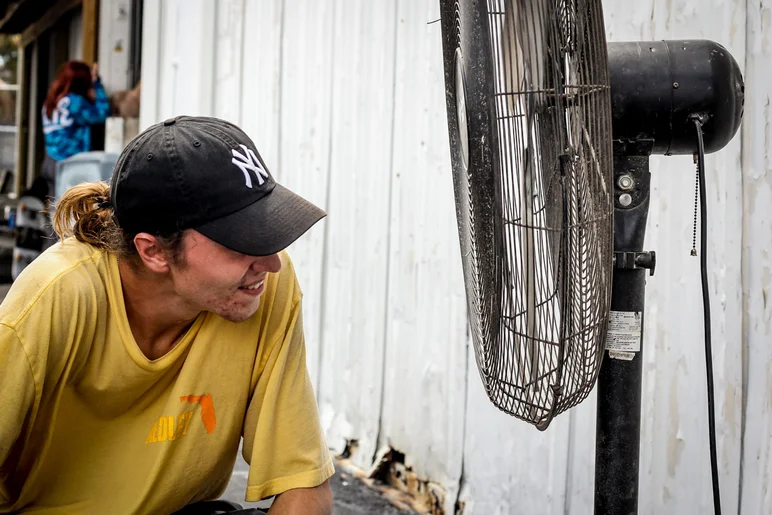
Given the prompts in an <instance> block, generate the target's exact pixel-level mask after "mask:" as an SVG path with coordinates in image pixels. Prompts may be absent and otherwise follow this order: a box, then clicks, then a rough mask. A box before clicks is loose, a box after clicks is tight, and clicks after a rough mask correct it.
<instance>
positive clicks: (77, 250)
mask: <svg viewBox="0 0 772 515" xmlns="http://www.w3.org/2000/svg"><path fill="white" fill-rule="evenodd" d="M106 259H107V255H106V254H105V253H104V252H102V251H100V250H98V249H96V248H94V247H92V246H90V245H87V244H85V243H81V242H78V241H76V240H74V239H72V238H70V239H68V240H65V241H64V242H59V243H57V244H55V245H53V246H52V247H50V248H48V249H47V250H46V251H45V252H43V253H42V254H41V255H40V256H38V257H37V258H36V259H35V260H34V261H32V263H30V264H29V265H28V266H27V267H26V268H25V269H24V270H23V271H22V273H21V274H19V277H18V278H17V279H16V280H15V281H14V282H13V284H12V285H11V288H10V289H9V291H8V294H7V295H6V297H5V299H4V300H3V302H2V305H0V322H3V323H6V324H8V323H13V322H14V321H18V319H19V318H20V317H22V316H23V315H24V314H25V313H27V312H28V311H29V310H30V308H31V307H32V306H33V305H36V304H46V303H53V302H63V303H69V304H71V305H72V307H73V308H75V303H76V302H80V301H81V300H82V299H92V298H95V297H99V296H100V294H101V293H103V292H104V291H105V286H104V269H105V267H106V263H105V261H106ZM95 294H96V295H95ZM97 300H98V299H97Z"/></svg>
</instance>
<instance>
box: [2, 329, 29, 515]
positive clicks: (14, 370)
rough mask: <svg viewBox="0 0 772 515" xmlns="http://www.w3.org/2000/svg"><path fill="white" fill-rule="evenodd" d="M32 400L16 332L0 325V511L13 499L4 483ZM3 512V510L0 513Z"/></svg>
mask: <svg viewBox="0 0 772 515" xmlns="http://www.w3.org/2000/svg"><path fill="white" fill-rule="evenodd" d="M34 401H35V380H34V377H33V374H32V369H31V368H30V361H29V358H28V357H27V354H26V353H25V351H24V348H23V347H22V345H21V342H20V341H19V338H18V337H17V336H16V333H15V332H14V331H13V330H12V329H10V328H8V327H7V326H6V325H3V324H0V511H3V509H4V508H6V509H7V508H8V507H10V506H12V505H13V503H14V501H15V500H16V499H15V496H14V495H13V494H12V492H11V490H10V488H9V487H8V485H7V484H6V481H7V479H8V477H9V476H11V475H12V474H13V472H14V470H15V468H16V465H17V464H16V463H15V461H14V460H13V459H11V457H12V456H14V455H15V456H16V457H18V456H19V454H20V453H21V448H17V449H16V452H13V451H14V447H16V446H17V445H20V443H19V441H20V440H23V438H24V432H25V431H26V427H25V423H26V422H27V420H28V418H29V415H30V412H31V410H32V409H33V404H34ZM3 512H4V511H3Z"/></svg>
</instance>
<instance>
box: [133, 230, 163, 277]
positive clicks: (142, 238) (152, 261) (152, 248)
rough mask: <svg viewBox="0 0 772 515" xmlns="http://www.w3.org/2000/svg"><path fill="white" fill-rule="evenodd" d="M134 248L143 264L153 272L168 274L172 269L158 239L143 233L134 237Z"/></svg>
mask: <svg viewBox="0 0 772 515" xmlns="http://www.w3.org/2000/svg"><path fill="white" fill-rule="evenodd" d="M134 246H135V247H136V248H137V253H138V254H139V258H140V259H141V260H142V263H144V265H145V266H146V267H147V268H148V269H149V270H150V271H151V272H155V273H159V274H165V273H168V272H169V270H170V269H171V267H170V265H171V263H169V260H168V259H166V255H165V253H164V251H163V248H162V247H161V244H160V242H159V241H158V238H156V237H155V236H153V235H152V234H148V233H146V232H141V233H139V234H137V235H136V236H134Z"/></svg>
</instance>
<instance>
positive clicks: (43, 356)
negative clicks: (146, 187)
mask: <svg viewBox="0 0 772 515" xmlns="http://www.w3.org/2000/svg"><path fill="white" fill-rule="evenodd" d="M281 258H282V265H283V266H282V270H281V272H280V273H279V274H271V275H270V276H269V278H268V280H267V281H266V289H265V292H264V293H263V296H262V299H261V301H260V308H259V309H258V311H257V313H256V314H255V315H254V316H252V317H251V318H250V319H248V320H247V321H245V322H242V323H232V322H228V321H226V320H224V319H222V318H220V317H218V316H216V315H213V314H211V313H202V314H201V315H199V317H198V318H197V319H196V320H195V322H194V323H193V324H192V326H191V327H190V329H189V330H188V331H187V333H186V334H185V335H184V336H183V337H182V339H181V340H180V341H179V342H178V343H177V345H176V346H175V347H174V348H173V349H172V350H171V351H170V352H169V353H168V354H166V355H165V356H163V357H161V358H159V359H156V360H152V361H151V360H149V359H148V358H146V357H145V355H144V354H143V353H142V352H141V351H140V349H139V347H137V344H136V342H135V341H134V338H133V336H132V333H131V330H130V328H129V324H128V320H127V318H126V310H125V307H124V303H123V294H122V289H121V282H120V277H119V273H118V264H117V260H116V258H115V256H113V255H111V254H107V253H104V252H101V251H99V250H96V249H94V248H93V247H91V246H89V245H86V244H82V243H79V242H77V241H75V240H74V239H69V240H66V241H65V242H64V243H60V244H57V245H55V246H54V247H52V248H51V249H49V250H48V251H46V252H45V253H44V254H42V255H41V256H40V257H39V258H38V259H36V260H35V261H34V262H33V263H32V264H31V265H30V266H29V267H27V268H26V269H25V270H24V272H23V273H22V274H21V275H20V276H19V278H18V279H17V281H16V282H15V283H14V285H13V286H12V287H11V290H10V291H9V293H8V295H7V297H6V299H5V301H4V302H3V303H2V305H1V306H0V513H8V512H16V511H22V512H25V511H34V512H35V513H41V514H60V513H99V514H107V513H109V514H123V513H126V514H128V513H152V514H163V513H171V512H173V511H175V510H177V509H180V508H182V507H183V506H184V505H186V504H190V503H192V502H196V501H200V500H208V499H216V498H217V497H218V496H219V495H221V494H222V492H223V491H224V490H225V487H226V485H227V483H228V480H229V479H230V475H231V472H232V469H233V465H234V463H235V460H236V456H237V453H238V446H239V441H240V438H241V437H242V436H243V438H244V447H243V455H244V458H245V459H246V460H247V462H249V463H250V470H249V479H248V486H247V492H246V500H248V501H257V500H260V499H263V498H266V497H270V496H272V495H276V494H278V493H281V492H284V491H286V490H289V489H292V488H299V487H312V486H316V485H319V484H321V483H322V482H324V481H325V480H326V479H327V478H329V477H330V476H331V475H332V474H333V465H332V461H331V459H330V456H329V453H328V450H327V445H326V443H325V438H324V434H323V432H322V430H321V426H320V423H319V417H318V411H317V406H316V401H315V398H314V393H313V387H312V385H311V383H310V381H309V377H308V372H307V369H306V361H305V360H306V355H305V342H304V338H303V328H302V320H301V296H302V293H301V291H300V288H299V286H298V284H297V280H296V277H295V272H294V269H293V268H292V263H291V261H290V259H289V257H288V256H287V255H286V253H282V255H281Z"/></svg>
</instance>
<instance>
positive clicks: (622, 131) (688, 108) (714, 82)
mask: <svg viewBox="0 0 772 515" xmlns="http://www.w3.org/2000/svg"><path fill="white" fill-rule="evenodd" d="M608 60H609V76H610V82H611V104H612V111H613V127H612V133H613V138H614V146H615V150H616V151H617V152H621V153H624V154H629V155H650V154H664V155H673V154H693V153H694V152H696V151H697V138H696V136H695V131H694V122H693V118H694V117H695V116H696V117H699V118H700V119H701V121H702V122H703V130H704V138H705V151H706V152H709V153H710V152H716V151H717V150H720V149H722V148H723V147H724V146H725V145H726V144H727V143H729V141H730V140H731V139H732V138H733V137H734V135H735V133H736V132H737V130H738V128H739V127H740V122H741V120H742V114H743V104H744V92H745V88H744V84H743V78H742V73H741V72H740V66H739V65H738V64H737V61H735V59H734V58H733V57H732V55H731V54H730V53H729V51H727V50H726V48H724V47H723V46H721V45H719V44H718V43H715V42H713V41H706V40H683V41H650V42H612V43H608Z"/></svg>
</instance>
